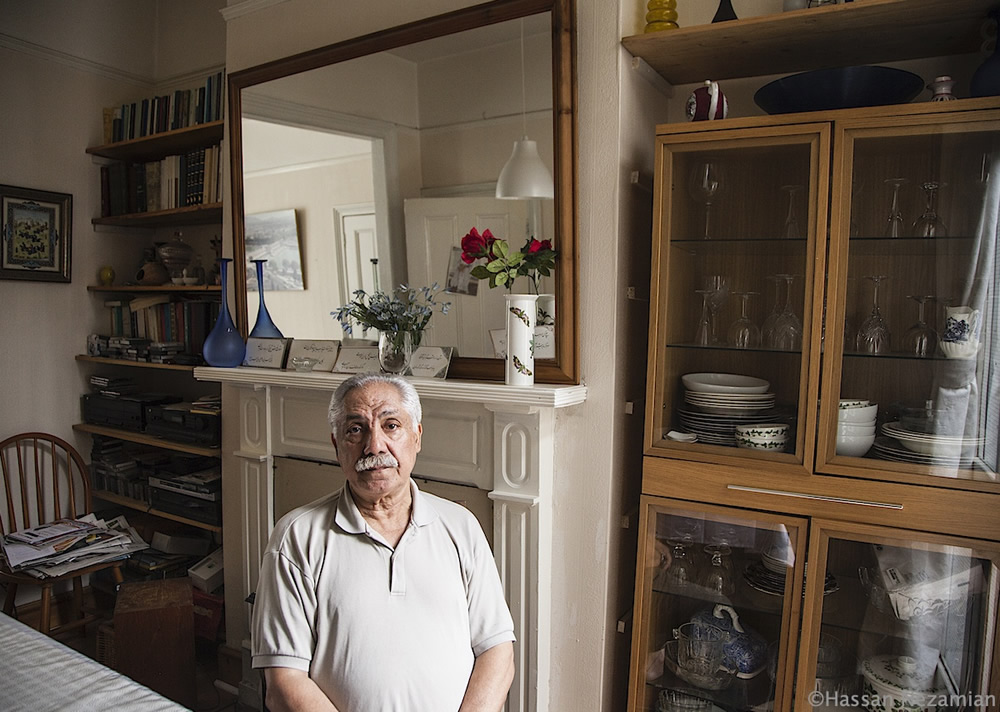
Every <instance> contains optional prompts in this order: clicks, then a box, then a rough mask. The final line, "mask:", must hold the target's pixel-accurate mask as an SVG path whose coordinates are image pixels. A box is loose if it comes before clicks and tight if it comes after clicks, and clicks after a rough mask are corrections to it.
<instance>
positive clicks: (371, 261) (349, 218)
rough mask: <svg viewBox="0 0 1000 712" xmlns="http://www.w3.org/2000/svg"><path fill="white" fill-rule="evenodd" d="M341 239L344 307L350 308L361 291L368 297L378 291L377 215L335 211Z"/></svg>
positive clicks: (341, 293)
mask: <svg viewBox="0 0 1000 712" xmlns="http://www.w3.org/2000/svg"><path fill="white" fill-rule="evenodd" d="M333 212H334V220H335V224H336V226H337V231H338V233H339V235H340V303H341V304H347V303H348V302H349V301H350V300H351V296H352V295H353V294H354V292H355V291H357V290H358V289H363V290H365V292H367V293H368V294H371V293H372V292H374V291H375V290H376V289H377V288H378V287H379V284H378V278H377V276H376V274H377V264H378V242H377V239H376V238H377V231H376V229H375V212H374V210H372V209H371V208H363V209H360V210H347V209H334V211H333Z"/></svg>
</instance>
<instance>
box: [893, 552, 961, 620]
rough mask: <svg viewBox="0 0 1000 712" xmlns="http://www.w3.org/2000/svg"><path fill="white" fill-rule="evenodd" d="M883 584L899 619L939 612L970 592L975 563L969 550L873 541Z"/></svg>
mask: <svg viewBox="0 0 1000 712" xmlns="http://www.w3.org/2000/svg"><path fill="white" fill-rule="evenodd" d="M874 551H875V557H876V558H877V559H878V563H879V569H880V570H881V572H882V585H883V586H884V588H885V591H886V594H887V595H888V597H889V602H890V603H891V604H892V610H893V612H894V613H895V614H896V617H897V618H899V620H902V621H907V620H910V619H911V618H913V617H916V616H922V615H926V614H928V613H935V612H940V611H942V610H944V609H946V608H948V607H949V606H950V605H951V604H952V603H954V602H955V601H960V600H964V599H965V598H966V597H967V596H968V595H969V590H970V583H971V574H972V572H973V571H974V570H976V567H974V566H973V565H972V564H973V561H972V559H971V558H970V557H969V550H968V549H965V548H962V547H950V546H949V547H943V548H942V550H940V551H924V550H921V549H916V548H900V547H893V546H879V545H874Z"/></svg>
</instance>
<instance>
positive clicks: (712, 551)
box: [702, 544, 736, 596]
mask: <svg viewBox="0 0 1000 712" xmlns="http://www.w3.org/2000/svg"><path fill="white" fill-rule="evenodd" d="M705 553H706V554H707V555H708V560H709V563H708V566H707V567H706V569H705V572H704V573H703V574H702V585H703V586H704V587H705V588H707V589H708V590H709V591H712V592H713V593H717V594H720V595H722V596H731V595H733V593H734V592H735V591H736V579H735V577H734V576H733V563H732V549H730V548H729V545H728V544H709V545H707V546H706V547H705Z"/></svg>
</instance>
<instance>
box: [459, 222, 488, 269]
mask: <svg viewBox="0 0 1000 712" xmlns="http://www.w3.org/2000/svg"><path fill="white" fill-rule="evenodd" d="M492 237H493V236H492V235H491V234H490V231H489V230H486V233H485V234H484V235H480V234H479V231H478V230H477V229H476V228H472V229H471V230H469V233H468V234H467V235H466V236H465V237H463V238H462V261H463V262H465V264H467V265H471V264H472V263H473V262H475V261H476V260H477V259H479V258H480V257H483V256H484V255H485V254H486V251H487V248H488V246H489V243H488V242H487V239H489V238H492Z"/></svg>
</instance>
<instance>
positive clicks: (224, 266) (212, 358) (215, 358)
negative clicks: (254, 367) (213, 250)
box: [201, 257, 247, 368]
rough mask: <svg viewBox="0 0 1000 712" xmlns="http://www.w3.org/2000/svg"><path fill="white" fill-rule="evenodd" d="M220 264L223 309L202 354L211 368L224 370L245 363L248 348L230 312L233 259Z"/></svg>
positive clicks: (203, 347)
mask: <svg viewBox="0 0 1000 712" xmlns="http://www.w3.org/2000/svg"><path fill="white" fill-rule="evenodd" d="M219 262H220V270H221V271H220V275H221V279H222V307H221V308H220V309H219V318H218V319H217V320H216V321H215V326H214V327H212V331H211V332H210V333H209V335H208V336H207V337H206V338H205V344H204V346H202V349H201V354H202V356H204V358H205V362H206V363H207V364H208V365H209V366H222V367H224V368H234V367H236V366H239V365H240V364H242V363H243V358H244V357H245V356H246V352H247V346H246V344H245V343H244V342H243V337H242V336H241V335H240V332H239V330H238V329H237V328H236V324H234V323H233V315H232V314H231V313H230V311H229V301H228V296H227V295H228V292H227V290H226V287H227V286H228V284H227V280H228V274H229V269H228V268H229V263H230V262H232V260H231V259H229V258H228V257H227V258H223V259H221V260H219Z"/></svg>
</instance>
